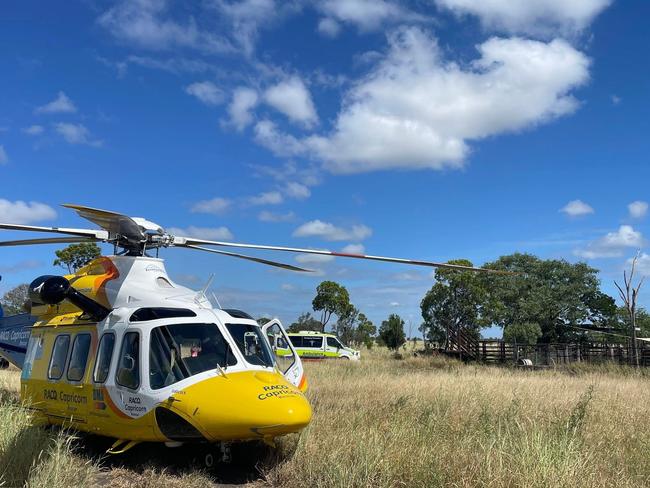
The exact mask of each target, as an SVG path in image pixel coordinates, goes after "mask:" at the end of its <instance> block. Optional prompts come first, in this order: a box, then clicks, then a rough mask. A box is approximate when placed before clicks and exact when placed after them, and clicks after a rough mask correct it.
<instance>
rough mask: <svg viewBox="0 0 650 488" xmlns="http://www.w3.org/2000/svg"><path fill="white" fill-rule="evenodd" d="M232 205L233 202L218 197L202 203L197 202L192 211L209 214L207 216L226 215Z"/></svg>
mask: <svg viewBox="0 0 650 488" xmlns="http://www.w3.org/2000/svg"><path fill="white" fill-rule="evenodd" d="M231 204H232V202H231V201H230V200H228V199H227V198H221V197H216V198H212V199H210V200H201V201H200V202H196V203H195V204H194V205H193V206H192V210H191V211H192V212H193V213H207V214H214V215H220V214H222V213H224V212H225V211H226V210H228V208H230V205H231Z"/></svg>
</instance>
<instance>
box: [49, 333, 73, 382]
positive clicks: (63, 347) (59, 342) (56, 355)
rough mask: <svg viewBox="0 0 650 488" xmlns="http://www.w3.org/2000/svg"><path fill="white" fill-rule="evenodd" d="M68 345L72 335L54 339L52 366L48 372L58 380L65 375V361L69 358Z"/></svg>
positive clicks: (52, 378) (50, 376)
mask: <svg viewBox="0 0 650 488" xmlns="http://www.w3.org/2000/svg"><path fill="white" fill-rule="evenodd" d="M68 347H70V336H69V335H67V334H66V335H60V336H57V338H56V340H55V341H54V348H53V349H52V359H51V360H50V367H49V369H48V372H47V376H48V378H50V379H51V380H58V379H61V376H63V370H64V369H65V361H66V359H67V358H68Z"/></svg>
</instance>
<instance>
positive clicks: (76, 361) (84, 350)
mask: <svg viewBox="0 0 650 488" xmlns="http://www.w3.org/2000/svg"><path fill="white" fill-rule="evenodd" d="M89 349H90V334H77V336H76V337H75V338H74V342H73V343H72V354H70V363H69V364H68V380H70V381H81V379H82V378H83V377H84V372H85V371H86V363H87V362H88V351H89Z"/></svg>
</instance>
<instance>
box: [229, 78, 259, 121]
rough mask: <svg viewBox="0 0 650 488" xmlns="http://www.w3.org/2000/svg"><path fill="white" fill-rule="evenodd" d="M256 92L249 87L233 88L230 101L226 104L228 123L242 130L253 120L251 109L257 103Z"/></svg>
mask: <svg viewBox="0 0 650 488" xmlns="http://www.w3.org/2000/svg"><path fill="white" fill-rule="evenodd" d="M257 101H258V96H257V92H256V91H255V90H253V89H251V88H245V87H239V88H237V89H235V91H234V92H233V95H232V101H231V102H230V105H229V106H228V114H229V115H230V123H231V124H232V125H234V126H235V127H236V128H237V130H240V131H241V130H243V129H244V128H246V127H247V126H248V125H250V124H251V122H253V114H251V110H252V109H253V108H254V107H255V105H257Z"/></svg>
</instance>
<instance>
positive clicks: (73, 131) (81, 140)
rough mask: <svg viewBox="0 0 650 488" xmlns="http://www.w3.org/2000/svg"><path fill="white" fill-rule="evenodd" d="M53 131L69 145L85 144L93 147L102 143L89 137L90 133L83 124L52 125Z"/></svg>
mask: <svg viewBox="0 0 650 488" xmlns="http://www.w3.org/2000/svg"><path fill="white" fill-rule="evenodd" d="M54 130H56V132H58V133H59V134H60V135H61V136H62V137H63V138H64V139H65V140H66V142H68V143H70V144H85V145H87V146H93V147H100V146H102V145H103V141H100V140H98V139H93V138H92V137H91V134H90V131H89V130H88V129H87V128H86V126H84V125H83V124H70V123H68V122H59V123H58V124H54Z"/></svg>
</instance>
